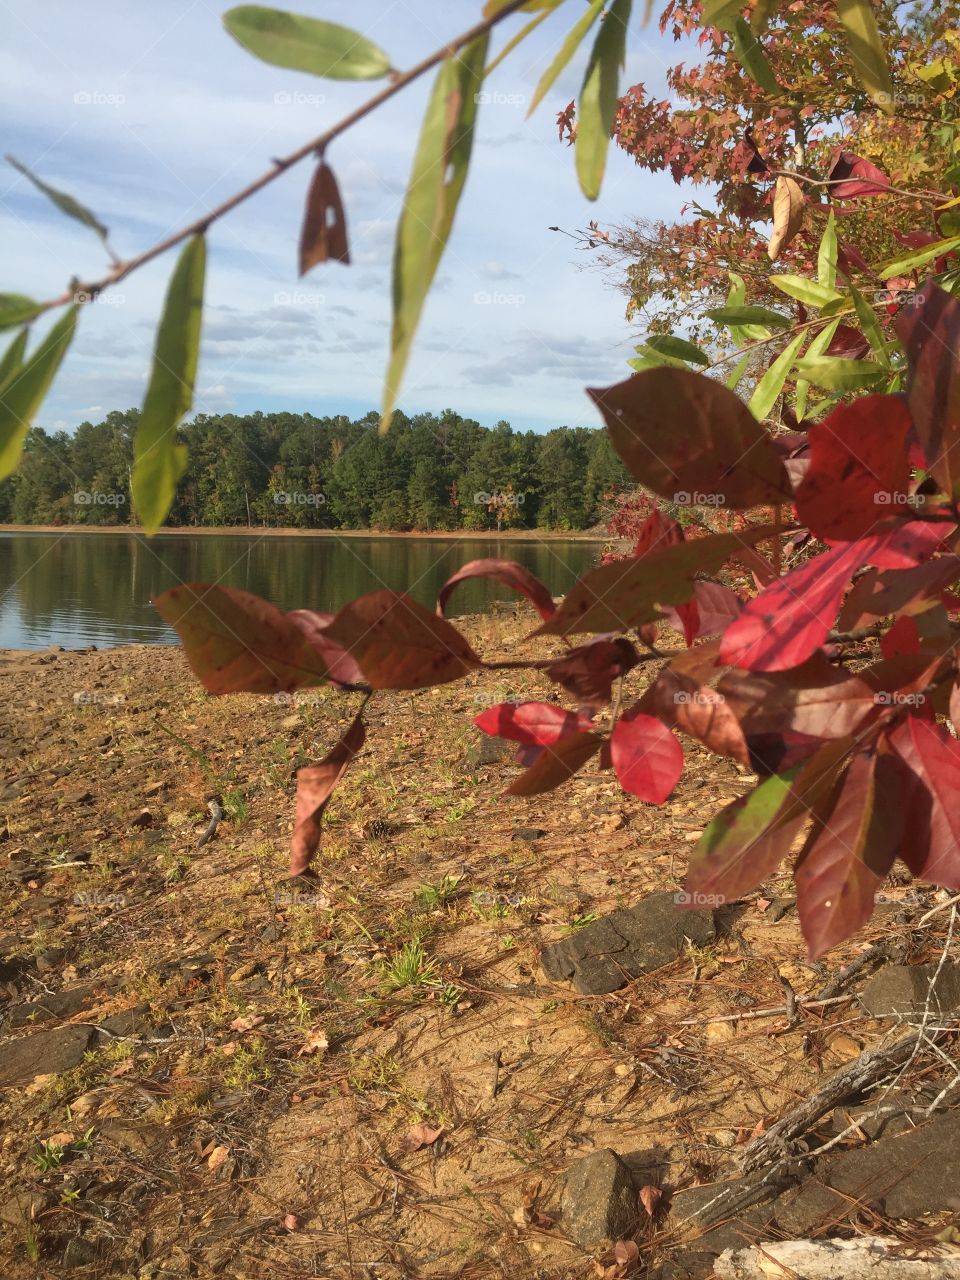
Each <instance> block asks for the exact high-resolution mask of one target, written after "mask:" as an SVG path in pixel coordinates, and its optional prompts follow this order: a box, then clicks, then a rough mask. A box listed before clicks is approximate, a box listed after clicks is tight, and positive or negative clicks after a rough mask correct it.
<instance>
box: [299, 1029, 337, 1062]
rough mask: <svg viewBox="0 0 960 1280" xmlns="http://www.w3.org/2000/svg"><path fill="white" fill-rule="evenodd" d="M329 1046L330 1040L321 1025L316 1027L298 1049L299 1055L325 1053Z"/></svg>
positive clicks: (301, 1056)
mask: <svg viewBox="0 0 960 1280" xmlns="http://www.w3.org/2000/svg"><path fill="white" fill-rule="evenodd" d="M329 1047H330V1041H329V1040H328V1039H327V1037H326V1035H325V1034H324V1033H323V1031H322V1030H321V1028H320V1027H315V1028H314V1029H313V1031H311V1032H310V1034H309V1035H308V1036H307V1038H306V1040H304V1042H303V1044H302V1045H301V1046H300V1048H299V1049H298V1050H297V1057H298V1058H303V1057H307V1056H308V1055H309V1054H313V1053H325V1052H326V1051H327V1049H328V1048H329Z"/></svg>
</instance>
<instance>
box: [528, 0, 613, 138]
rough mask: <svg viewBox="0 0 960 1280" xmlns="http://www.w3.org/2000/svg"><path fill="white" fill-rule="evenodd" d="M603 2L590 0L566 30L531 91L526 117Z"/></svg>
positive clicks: (568, 59) (565, 63) (569, 55)
mask: <svg viewBox="0 0 960 1280" xmlns="http://www.w3.org/2000/svg"><path fill="white" fill-rule="evenodd" d="M604 3H605V0H592V3H591V4H590V6H589V8H588V9H587V10H586V12H585V13H583V14H581V16H580V18H579V19H578V21H577V22H576V23H575V24H574V25H573V26H572V27H571V28H570V30H569V31H568V32H567V36H566V39H565V40H564V42H563V44H562V45H561V46H560V49H559V52H558V53H557V56H556V57H555V58H554V60H553V61H552V62H551V63H550V65H549V67H547V69H546V71H545V72H544V73H543V75H542V76H541V77H540V81H539V83H538V84H537V87H536V89H534V91H533V97H532V99H531V100H530V110H529V111H528V112H527V117H528V118H529V117H530V116H532V115H533V113H534V111H536V109H537V107H538V106H539V105H540V103H541V102H542V101H543V99H544V97H545V95H546V94H547V93H548V92H549V90H550V89H551V87H552V86H553V83H554V81H555V80H556V78H557V76H559V74H560V72H561V71H562V70H563V69H564V67H565V66H566V65H567V63H568V62H569V61H570V59H571V58H572V57H573V55H574V54H575V53H576V52H577V50H578V49H579V48H580V45H581V44H582V42H583V39H584V37H585V36H586V34H587V32H588V31H589V30H590V28H591V27H592V26H593V24H594V23H595V22H596V20H597V18H598V17H599V16H600V14H601V13H602V12H603V6H604Z"/></svg>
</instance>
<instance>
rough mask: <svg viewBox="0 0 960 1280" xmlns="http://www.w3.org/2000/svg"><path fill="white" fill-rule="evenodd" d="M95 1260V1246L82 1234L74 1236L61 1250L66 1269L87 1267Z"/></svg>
mask: <svg viewBox="0 0 960 1280" xmlns="http://www.w3.org/2000/svg"><path fill="white" fill-rule="evenodd" d="M96 1260H97V1247H96V1245H95V1244H93V1243H92V1242H91V1241H90V1240H84V1238H83V1236H74V1237H73V1238H72V1239H71V1240H70V1242H69V1243H68V1244H67V1247H66V1249H64V1251H63V1265H64V1266H65V1267H67V1268H68V1269H71V1270H72V1269H73V1268H74V1267H88V1266H89V1265H90V1263H91V1262H96Z"/></svg>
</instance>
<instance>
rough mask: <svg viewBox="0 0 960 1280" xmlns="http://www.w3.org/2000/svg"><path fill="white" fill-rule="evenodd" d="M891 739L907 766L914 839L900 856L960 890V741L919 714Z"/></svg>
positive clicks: (934, 880)
mask: <svg viewBox="0 0 960 1280" xmlns="http://www.w3.org/2000/svg"><path fill="white" fill-rule="evenodd" d="M889 742H890V745H891V747H893V749H894V750H895V751H896V753H897V755H898V756H899V757H900V759H901V760H902V761H903V763H904V764H905V765H906V767H907V769H908V770H909V775H908V776H907V781H908V782H909V784H910V785H909V787H908V788H907V789H906V793H905V795H904V801H905V803H904V804H903V808H904V811H905V814H906V817H905V829H906V831H908V832H909V835H910V839H909V842H906V843H905V844H904V847H903V850H902V852H901V857H903V859H904V861H905V862H906V863H907V865H908V866H909V867H910V870H911V871H912V872H913V874H914V875H915V876H917V877H918V879H921V880H926V881H927V882H928V883H930V884H940V885H945V886H946V887H947V888H948V889H960V742H958V741H957V739H956V738H951V736H950V735H949V734H948V733H947V731H946V730H945V729H943V728H941V726H940V725H938V724H935V723H934V722H933V721H931V720H927V719H924V718H923V717H921V716H916V715H908V716H905V717H904V718H903V720H902V721H901V722H900V724H898V725H897V727H896V728H895V729H894V730H893V732H892V733H890V734H889Z"/></svg>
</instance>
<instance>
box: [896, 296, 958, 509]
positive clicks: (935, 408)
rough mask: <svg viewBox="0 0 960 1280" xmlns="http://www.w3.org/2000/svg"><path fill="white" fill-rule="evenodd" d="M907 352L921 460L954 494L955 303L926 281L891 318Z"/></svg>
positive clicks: (956, 445)
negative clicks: (924, 457) (923, 456)
mask: <svg viewBox="0 0 960 1280" xmlns="http://www.w3.org/2000/svg"><path fill="white" fill-rule="evenodd" d="M896 329H897V335H898V336H899V338H900V341H901V342H902V343H903V347H904V350H905V351H906V355H907V365H908V367H909V376H908V380H907V400H908V403H909V405H910V413H911V415H912V417H913V422H914V426H915V427H916V431H917V435H918V436H919V438H920V443H921V444H922V445H923V449H924V453H925V455H926V459H927V464H928V466H929V468H930V470H931V472H932V473H933V476H934V478H935V479H936V481H937V483H938V484H939V485H940V487H941V489H942V490H943V491H944V492H945V493H946V494H948V495H949V496H950V497H956V496H958V495H960V302H958V301H957V299H956V298H952V297H951V296H950V294H949V293H947V292H945V290H943V289H941V288H940V287H939V286H938V285H936V284H934V283H933V281H929V282H928V283H927V284H926V285H925V286H924V287H923V289H922V290H921V292H920V293H919V294H917V295H915V296H914V297H912V298H911V299H910V300H909V301H908V302H907V303H906V305H905V306H904V308H903V310H902V311H901V312H900V315H899V316H898V318H897V322H896Z"/></svg>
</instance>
